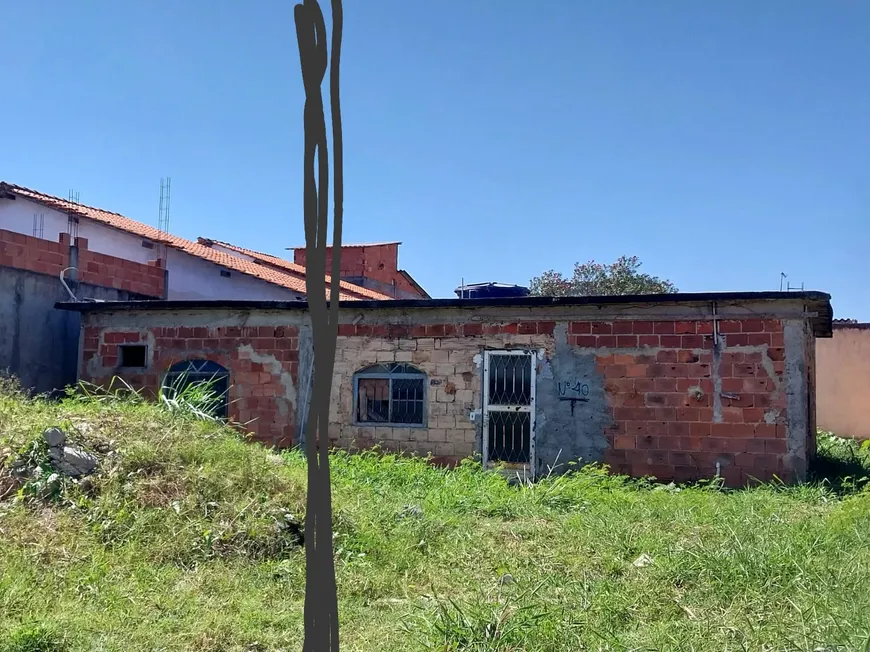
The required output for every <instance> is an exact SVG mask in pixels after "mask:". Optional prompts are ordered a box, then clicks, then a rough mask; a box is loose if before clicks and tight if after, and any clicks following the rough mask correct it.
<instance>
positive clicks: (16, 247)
mask: <svg viewBox="0 0 870 652" xmlns="http://www.w3.org/2000/svg"><path fill="white" fill-rule="evenodd" d="M68 265H69V246H68V245H67V244H64V243H62V242H52V241H50V240H44V239H42V238H34V237H32V236H29V235H24V234H23V233H14V232H12V231H6V230H5V229H0V267H14V268H15V269H25V270H27V271H30V272H36V273H37V274H50V275H52V276H60V272H61V270H63V269H64V268H65V267H67V266H68Z"/></svg>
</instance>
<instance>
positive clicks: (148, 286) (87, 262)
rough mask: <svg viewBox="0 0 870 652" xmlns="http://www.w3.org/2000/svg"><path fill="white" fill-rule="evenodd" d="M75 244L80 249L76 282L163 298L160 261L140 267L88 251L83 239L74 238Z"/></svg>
mask: <svg viewBox="0 0 870 652" xmlns="http://www.w3.org/2000/svg"><path fill="white" fill-rule="evenodd" d="M76 244H77V245H78V248H79V261H78V273H79V280H80V281H81V282H82V283H90V284H91V285H100V286H103V287H110V288H115V289H117V290H127V291H128V292H135V293H137V294H144V295H145V296H148V297H155V298H162V297H163V294H164V286H165V280H166V274H165V272H164V270H163V267H162V266H161V263H160V261H157V260H155V261H152V262H150V263H148V264H147V265H142V264H141V263H136V262H133V261H131V260H124V259H123V258H116V257H115V256H107V255H106V254H98V253H96V252H93V251H88V249H87V246H88V241H87V240H86V239H85V238H76Z"/></svg>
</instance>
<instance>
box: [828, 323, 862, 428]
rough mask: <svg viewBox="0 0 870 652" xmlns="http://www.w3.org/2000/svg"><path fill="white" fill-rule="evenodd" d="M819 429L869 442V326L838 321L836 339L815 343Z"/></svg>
mask: <svg viewBox="0 0 870 652" xmlns="http://www.w3.org/2000/svg"><path fill="white" fill-rule="evenodd" d="M816 365H817V368H818V373H817V375H818V386H817V395H818V399H817V403H818V414H819V417H818V420H819V427H820V428H822V429H823V430H828V431H830V432H833V433H834V434H835V435H838V436H840V437H857V438H859V439H870V324H867V323H859V322H858V321H857V320H855V319H835V320H834V336H833V337H832V338H831V339H825V340H819V341H818V342H817V343H816Z"/></svg>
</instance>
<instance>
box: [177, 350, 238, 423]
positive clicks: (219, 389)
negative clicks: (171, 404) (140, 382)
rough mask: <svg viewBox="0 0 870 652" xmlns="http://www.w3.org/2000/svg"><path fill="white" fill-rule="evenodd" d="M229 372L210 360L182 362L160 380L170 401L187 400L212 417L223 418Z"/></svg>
mask: <svg viewBox="0 0 870 652" xmlns="http://www.w3.org/2000/svg"><path fill="white" fill-rule="evenodd" d="M229 390H230V373H229V371H227V370H226V369H225V368H224V367H222V366H221V365H219V364H218V363H217V362H212V361H211V360H185V361H183V362H177V363H175V364H174V365H172V366H171V367H170V368H169V371H167V372H166V375H165V376H164V377H163V389H162V391H163V394H164V396H166V397H167V398H168V399H170V400H179V399H181V400H188V401H190V402H192V403H194V404H195V405H196V407H197V408H199V409H202V410H203V411H205V412H208V413H209V414H211V415H212V416H215V417H219V418H222V419H225V418H226V417H227V413H228V411H229V410H228V408H229V400H228V398H229Z"/></svg>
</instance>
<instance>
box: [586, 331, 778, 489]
mask: <svg viewBox="0 0 870 652" xmlns="http://www.w3.org/2000/svg"><path fill="white" fill-rule="evenodd" d="M570 332H571V340H572V343H573V344H574V345H575V346H578V347H594V348H597V349H601V348H602V347H611V346H614V345H616V346H618V347H632V348H633V347H638V346H639V347H651V348H652V349H654V350H656V352H655V353H644V352H634V353H615V354H610V353H599V354H598V355H597V365H598V368H599V369H600V370H601V372H602V374H603V375H604V377H605V378H606V385H605V391H606V392H607V394H608V396H609V402H610V407H611V411H612V414H613V422H614V425H613V427H612V430H611V432H610V433H608V440H609V443H610V448H609V449H608V453H607V456H606V459H607V462H608V463H609V464H611V466H612V467H613V468H614V469H616V470H617V471H620V472H624V473H628V474H631V475H635V476H639V475H654V476H656V477H657V478H659V479H664V480H668V479H673V480H689V479H693V478H697V477H698V476H699V473H698V467H700V468H706V469H711V468H714V467H715V465H716V463H717V462H719V463H720V467H721V474H722V476H723V477H724V479H725V480H726V481H727V482H728V484H730V485H735V486H736V485H742V484H744V483H745V482H747V481H749V480H751V479H752V478H757V479H762V480H770V479H771V478H772V477H773V475H777V476H778V477H780V478H782V479H784V480H787V479H788V476H789V469H788V468H787V466H786V464H785V454H786V425H787V420H786V417H785V407H786V393H785V386H784V383H785V380H784V374H785V362H784V359H785V349H784V348H783V347H784V343H783V330H782V324H781V323H780V322H779V321H773V320H766V321H762V320H740V321H721V322H719V332H720V336H721V338H722V342H723V344H722V348H721V349H720V352H721V355H719V356H718V360H716V359H715V358H716V356H714V345H713V334H712V333H713V324H712V322H691V321H688V322H663V321H659V322H642V321H634V322H574V323H572V324H571V326H570ZM714 366H715V367H716V369H715V370H714ZM714 376H715V377H716V378H717V379H718V383H719V392H718V396H719V399H718V401H717V400H716V396H717V392H716V388H715V387H714Z"/></svg>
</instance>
